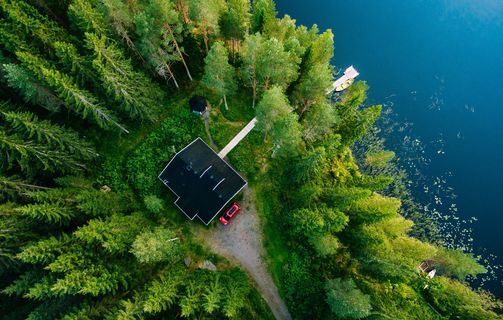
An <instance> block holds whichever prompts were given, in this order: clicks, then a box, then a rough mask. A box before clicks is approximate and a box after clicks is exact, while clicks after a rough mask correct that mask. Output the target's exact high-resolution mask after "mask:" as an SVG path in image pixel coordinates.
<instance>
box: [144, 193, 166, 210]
mask: <svg viewBox="0 0 503 320" xmlns="http://www.w3.org/2000/svg"><path fill="white" fill-rule="evenodd" d="M143 203H145V208H147V210H148V211H149V212H151V213H153V214H159V213H161V211H163V210H164V201H162V200H161V199H159V198H158V197H156V196H154V195H149V196H146V197H145V198H144V199H143Z"/></svg>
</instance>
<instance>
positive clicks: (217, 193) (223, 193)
mask: <svg viewBox="0 0 503 320" xmlns="http://www.w3.org/2000/svg"><path fill="white" fill-rule="evenodd" d="M159 179H160V180H161V181H162V183H164V185H165V186H167V187H168V188H169V189H170V190H171V191H172V192H173V193H174V194H175V196H176V197H177V199H176V200H175V205H176V206H177V207H178V208H179V209H180V210H181V211H182V212H183V213H184V214H185V215H186V216H187V217H188V218H189V219H190V220H193V219H194V218H195V217H196V216H197V217H198V218H199V219H200V220H201V221H203V222H204V223H205V224H206V225H208V224H209V223H210V222H211V221H212V220H213V218H215V216H216V215H217V214H218V213H219V212H220V210H222V209H223V208H224V207H225V206H226V205H227V203H228V202H229V201H230V200H231V199H232V198H233V197H234V196H236V195H237V194H238V193H239V192H240V191H241V190H242V189H243V188H244V187H245V186H246V184H247V182H246V181H245V180H244V179H243V178H242V177H241V176H240V175H239V174H238V173H237V172H236V170H234V169H233V168H232V167H231V166H230V165H229V164H228V163H227V162H226V161H225V160H224V159H222V158H221V157H219V156H218V154H217V153H216V152H215V151H213V149H211V148H210V146H208V145H207V144H206V143H205V142H204V141H203V140H202V139H201V138H197V139H196V140H194V141H192V142H191V143H190V144H189V145H188V146H186V147H185V148H183V149H182V150H181V151H180V152H178V153H177V154H176V155H175V156H174V157H173V159H171V161H170V162H169V163H168V165H167V166H166V167H165V168H164V170H163V171H162V172H161V173H160V174H159Z"/></svg>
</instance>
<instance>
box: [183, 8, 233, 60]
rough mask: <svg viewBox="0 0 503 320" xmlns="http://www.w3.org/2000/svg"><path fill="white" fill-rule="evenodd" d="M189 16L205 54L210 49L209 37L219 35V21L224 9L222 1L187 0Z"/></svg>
mask: <svg viewBox="0 0 503 320" xmlns="http://www.w3.org/2000/svg"><path fill="white" fill-rule="evenodd" d="M187 2H188V5H189V8H190V15H191V18H192V20H193V22H194V23H195V26H196V28H195V33H196V34H200V35H202V36H203V41H204V47H205V49H206V53H208V52H209V49H210V37H212V36H217V35H219V33H220V25H219V20H220V16H221V14H222V12H223V10H224V9H225V5H226V4H225V1H224V0H206V1H199V0H187Z"/></svg>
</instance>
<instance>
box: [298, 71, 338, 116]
mask: <svg viewBox="0 0 503 320" xmlns="http://www.w3.org/2000/svg"><path fill="white" fill-rule="evenodd" d="M331 82H332V67H331V66H330V65H329V64H315V65H313V66H311V67H310V68H309V70H308V71H307V72H306V73H305V74H304V75H303V76H302V77H301V79H300V81H299V83H298V84H297V86H296V87H295V89H294V91H293V97H294V99H295V102H296V104H297V105H298V109H299V110H298V112H299V115H300V117H301V118H302V117H303V116H304V113H305V112H306V111H307V110H308V109H309V108H311V107H312V106H313V105H315V104H321V103H323V102H325V101H326V99H327V97H326V95H327V93H326V91H327V88H328V87H330V84H331Z"/></svg>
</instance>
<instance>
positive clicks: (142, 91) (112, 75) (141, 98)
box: [86, 33, 164, 121]
mask: <svg viewBox="0 0 503 320" xmlns="http://www.w3.org/2000/svg"><path fill="white" fill-rule="evenodd" d="M86 40H87V46H88V48H89V49H90V50H92V51H93V53H94V60H93V66H94V68H95V70H96V71H97V72H98V74H99V75H100V78H101V80H102V82H103V86H104V87H105V90H106V91H107V92H108V93H109V94H110V95H112V96H113V97H114V99H115V100H116V101H117V102H118V103H120V108H122V109H123V110H124V111H125V112H127V113H128V114H129V116H130V117H131V118H135V117H139V118H140V119H147V120H150V121H153V120H154V119H155V118H156V113H157V112H158V111H159V102H160V101H163V100H164V95H163V93H162V90H161V89H160V88H159V87H158V86H157V85H156V84H155V83H153V82H152V81H150V79H148V78H147V77H146V76H145V75H144V74H143V73H141V72H138V71H135V70H134V69H133V66H132V64H131V61H130V60H127V59H125V58H124V54H123V52H122V51H121V50H120V49H119V48H118V47H117V46H115V45H114V44H112V43H107V40H106V38H105V37H98V36H96V35H95V34H92V33H86Z"/></svg>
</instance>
